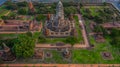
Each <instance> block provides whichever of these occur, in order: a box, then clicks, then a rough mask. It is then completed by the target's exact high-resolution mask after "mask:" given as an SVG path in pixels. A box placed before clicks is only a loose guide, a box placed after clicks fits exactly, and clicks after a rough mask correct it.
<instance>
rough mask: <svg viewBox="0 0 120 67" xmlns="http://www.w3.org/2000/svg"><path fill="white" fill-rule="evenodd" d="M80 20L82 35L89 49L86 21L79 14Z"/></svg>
mask: <svg viewBox="0 0 120 67" xmlns="http://www.w3.org/2000/svg"><path fill="white" fill-rule="evenodd" d="M78 18H79V23H80V26H81V28H82V30H81V31H82V35H83V38H84V42H85V45H86V47H89V45H90V44H89V40H88V37H87V32H86V28H85V24H84V20H83V19H82V15H81V14H78Z"/></svg>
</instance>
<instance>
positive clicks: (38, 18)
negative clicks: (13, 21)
mask: <svg viewBox="0 0 120 67" xmlns="http://www.w3.org/2000/svg"><path fill="white" fill-rule="evenodd" d="M45 19H46V16H44V15H42V14H38V15H37V16H36V20H37V21H41V20H45Z"/></svg>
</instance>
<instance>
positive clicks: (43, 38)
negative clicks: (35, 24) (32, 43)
mask: <svg viewBox="0 0 120 67" xmlns="http://www.w3.org/2000/svg"><path fill="white" fill-rule="evenodd" d="M45 42H46V39H45V37H43V36H39V37H38V43H45Z"/></svg>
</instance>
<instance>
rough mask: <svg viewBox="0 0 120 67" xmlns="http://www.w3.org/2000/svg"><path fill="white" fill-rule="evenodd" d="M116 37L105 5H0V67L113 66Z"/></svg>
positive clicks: (119, 52)
mask: <svg viewBox="0 0 120 67" xmlns="http://www.w3.org/2000/svg"><path fill="white" fill-rule="evenodd" d="M3 10H4V11H3ZM119 34H120V14H119V11H117V10H116V9H115V8H114V6H112V5H111V4H109V3H102V4H100V5H94V4H90V5H89V4H82V3H77V4H76V3H75V4H74V3H72V4H69V3H64V2H61V1H59V2H57V3H53V4H43V3H34V2H31V1H30V2H18V3H13V2H10V1H8V2H6V3H5V4H3V5H2V6H0V63H1V64H2V63H8V64H11V63H15V64H18V63H20V64H23V63H24V64H29V63H31V64H34V63H45V64H51V63H52V64H53V63H54V64H69V63H73V64H81V63H82V64H113V63H114V64H119V63H120V58H119V57H120V48H119V46H120V43H119V42H120V35H119Z"/></svg>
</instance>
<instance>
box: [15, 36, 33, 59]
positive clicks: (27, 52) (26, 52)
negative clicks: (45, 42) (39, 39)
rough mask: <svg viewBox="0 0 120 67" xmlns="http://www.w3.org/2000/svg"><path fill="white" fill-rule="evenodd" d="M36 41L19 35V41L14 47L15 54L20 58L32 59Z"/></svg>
mask: <svg viewBox="0 0 120 67" xmlns="http://www.w3.org/2000/svg"><path fill="white" fill-rule="evenodd" d="M34 47H35V39H34V38H33V37H30V36H28V35H26V34H24V35H19V37H18V41H17V42H16V43H15V45H14V46H13V52H14V53H15V55H16V56H17V57H18V58H28V57H32V56H33V54H34Z"/></svg>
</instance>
